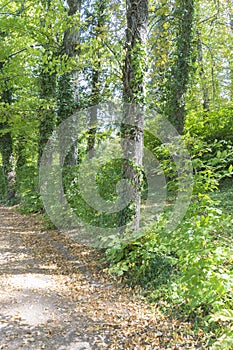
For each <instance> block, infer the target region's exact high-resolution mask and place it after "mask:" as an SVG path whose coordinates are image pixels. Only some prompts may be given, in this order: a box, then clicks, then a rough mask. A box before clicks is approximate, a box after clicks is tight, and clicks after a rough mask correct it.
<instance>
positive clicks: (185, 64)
mask: <svg viewBox="0 0 233 350" xmlns="http://www.w3.org/2000/svg"><path fill="white" fill-rule="evenodd" d="M175 16H177V18H178V28H177V36H176V51H175V62H174V64H173V66H172V68H171V74H170V77H169V79H168V84H167V92H168V94H167V95H168V96H167V104H166V108H165V114H166V115H167V116H168V118H169V120H170V121H171V123H172V124H173V125H174V126H175V127H176V129H177V131H178V132H179V133H180V134H182V133H183V128H184V119H185V95H186V92H187V87H188V82H189V73H190V69H191V55H192V32H193V21H194V0H179V1H178V6H177V8H176V10H175Z"/></svg>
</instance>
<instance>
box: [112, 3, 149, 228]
mask: <svg viewBox="0 0 233 350" xmlns="http://www.w3.org/2000/svg"><path fill="white" fill-rule="evenodd" d="M126 6H127V29H126V55H125V61H124V70H123V98H124V102H125V111H124V113H125V114H124V119H123V122H122V126H121V138H122V148H123V154H124V156H123V157H124V159H123V164H122V173H123V178H125V179H126V180H127V182H128V183H130V184H131V191H130V192H131V193H130V197H131V198H132V201H131V205H128V206H127V207H126V208H125V209H123V210H122V211H121V213H120V220H119V223H118V225H119V226H123V225H127V224H129V223H130V227H131V228H132V229H133V230H134V231H137V230H138V229H139V223H140V203H141V190H140V187H141V184H140V178H141V176H140V172H141V166H142V156H143V126H144V115H143V105H144V83H145V70H146V53H145V49H146V41H147V22H148V1H147V0H127V1H126Z"/></svg>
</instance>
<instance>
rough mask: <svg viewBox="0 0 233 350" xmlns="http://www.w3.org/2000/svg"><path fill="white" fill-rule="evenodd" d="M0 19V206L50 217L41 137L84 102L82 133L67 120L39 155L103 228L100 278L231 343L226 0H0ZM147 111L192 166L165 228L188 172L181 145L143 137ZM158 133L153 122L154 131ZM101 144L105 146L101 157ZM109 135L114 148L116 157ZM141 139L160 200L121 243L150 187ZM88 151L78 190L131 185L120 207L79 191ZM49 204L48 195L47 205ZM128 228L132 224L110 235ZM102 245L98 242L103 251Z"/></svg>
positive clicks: (208, 340) (81, 210)
mask: <svg viewBox="0 0 233 350" xmlns="http://www.w3.org/2000/svg"><path fill="white" fill-rule="evenodd" d="M0 26H1V32H0V38H1V49H0V202H1V203H2V204H4V205H13V204H19V210H21V211H22V212H24V213H37V212H39V213H43V214H44V215H46V213H45V208H44V206H45V203H43V201H42V197H41V188H40V184H39V169H40V166H41V159H43V158H42V154H43V151H44V149H45V145H46V144H47V142H48V140H49V138H50V137H51V136H53V139H55V140H56V135H57V134H56V132H55V131H54V130H55V128H56V127H59V125H62V123H64V125H68V123H69V122H68V121H67V120H70V119H68V118H69V117H71V116H72V115H73V114H74V113H76V112H80V111H83V110H84V112H83V113H84V115H85V111H88V112H89V114H87V118H86V120H87V123H86V124H85V125H82V124H81V125H82V126H83V129H82V130H80V132H79V134H78V135H75V134H74V133H73V129H74V130H75V125H72V123H71V125H69V127H70V130H69V134H67V135H65V136H66V138H65V136H64V139H63V141H64V142H63V143H61V142H60V143H59V142H58V144H59V147H60V148H59V147H58V150H59V151H57V153H56V155H55V157H54V158H53V160H51V159H52V157H51V159H49V157H48V159H47V161H48V163H46V164H47V165H49V166H50V165H51V164H52V163H53V162H54V163H56V166H58V168H59V166H61V165H62V181H63V183H62V185H63V188H64V194H65V196H64V198H63V199H66V200H67V202H68V203H69V205H70V213H71V214H75V215H76V216H77V217H78V218H79V219H80V221H81V222H84V223H88V224H90V226H93V227H98V228H99V227H100V228H103V229H109V230H110V232H111V230H113V232H114V233H113V234H112V235H110V238H111V239H110V243H109V246H108V248H107V249H105V253H106V260H107V261H108V264H109V273H111V274H114V275H116V276H117V278H119V279H122V280H123V281H125V282H127V283H129V284H131V285H133V286H135V285H140V286H141V288H142V293H145V295H146V296H147V298H148V300H149V301H150V302H151V303H156V305H158V306H159V307H161V308H162V309H163V310H166V311H169V312H171V313H175V314H177V315H179V316H180V317H182V318H186V319H188V320H191V321H192V322H193V323H194V325H195V326H196V329H197V330H198V329H202V330H204V332H205V334H206V335H205V337H204V340H203V341H204V342H205V346H206V347H210V348H211V349H212V350H214V349H220V348H223V349H232V344H233V312H232V309H233V300H232V298H233V297H232V296H233V269H232V262H233V259H232V256H233V250H232V243H233V228H232V227H233V214H232V213H233V182H232V179H233V59H232V52H233V40H232V38H233V11H232V3H231V2H230V1H226V0H220V1H207V0H203V1H197V0H175V1H174V0H163V1H152V0H149V1H147V0H136V1H132V0H127V1H126V2H123V1H118V2H116V1H113V0H110V1H106V2H104V4H103V1H100V0H85V1H83V2H81V1H80V0H73V1H69V0H68V1H63V0H53V1H50V0H43V1H37V2H35V1H32V0H25V1H22V0H16V1H13V2H12V1H5V0H0ZM122 102H124V103H125V102H128V103H131V104H132V105H130V106H129V105H124V106H125V108H124V113H123V117H122V119H121V120H118V121H117V122H118V124H117V126H116V125H112V124H111V120H110V119H111V117H112V116H111V113H109V115H108V114H106V115H107V117H106V115H105V116H104V118H103V115H101V113H100V110H98V108H96V105H97V104H101V103H102V104H106V105H108V104H114V105H115V106H120V105H122ZM134 104H137V107H138V109H136V108H135V106H134ZM151 111H155V114H156V115H157V114H158V115H159V116H160V119H158V120H159V121H161V120H163V119H162V118H163V117H166V118H167V119H168V120H169V121H170V122H171V123H172V125H173V126H174V127H175V128H176V130H178V132H179V133H180V134H181V139H182V140H183V142H184V143H185V145H186V147H187V150H188V152H189V154H190V158H191V161H192V167H193V190H192V196H191V198H190V200H191V201H190V205H189V208H188V210H187V212H186V215H185V217H184V218H183V220H182V222H181V223H180V224H179V226H178V227H176V228H175V229H174V230H173V231H171V232H170V231H168V230H167V224H168V223H169V221H170V220H171V213H172V212H173V210H174V204H175V201H176V198H177V195H178V193H179V190H180V189H179V186H178V184H179V181H180V182H181V183H182V181H183V180H185V176H186V175H185V173H183V174H182V176H183V178H179V176H180V175H179V169H178V166H177V164H176V162H175V159H174V157H173V154H178V153H179V149H178V148H179V147H177V145H176V146H175V145H173V144H172V142H171V143H169V140H168V142H167V143H166V142H162V141H161V139H160V138H159V137H156V136H155V135H153V133H152V131H154V130H156V131H157V132H158V134H159V132H160V131H161V130H160V126H161V125H160V124H159V122H158V123H157V119H156V118H154V119H150V121H149V124H147V125H146V126H147V129H146V130H144V129H143V123H144V119H145V121H146V116H147V114H150V113H151ZM135 115H136V117H137V118H136V122H135V120H133V117H135ZM144 117H145V118H144ZM82 118H83V115H82V114H80V116H79V121H80V123H82V120H83V119H82ZM103 119H104V121H103ZM108 119H109V120H108ZM132 120H133V122H132ZM66 123H67V124H66ZM74 124H75V123H74ZM145 124H146V123H145ZM129 125H130V127H129ZM132 125H133V126H132ZM114 127H115V128H114ZM162 129H163V128H162ZM148 130H149V131H151V132H149V131H148ZM166 132H167V130H162V131H161V133H162V134H163V136H164V139H166V136H169V135H166ZM155 134H156V133H155ZM75 136H77V137H76V138H75ZM143 136H144V140H143ZM72 137H73V144H72V147H70V149H69V151H68V153H67V154H66V155H65V157H63V154H62V151H63V146H64V144H66V141H67V139H68V140H69V139H70V138H72ZM167 139H169V137H167ZM142 140H143V142H142ZM104 142H106V145H107V146H108V147H109V148H108V152H107V153H106V152H105V153H104V150H103V154H101V155H100V158H98V157H97V153H98V151H99V148H98V147H100V146H101V145H102V144H104ZM108 142H109V144H110V146H109V144H108ZM111 142H113V145H112V146H111ZM114 142H118V144H120V145H121V148H122V149H121V151H122V153H119V154H120V156H119V154H118V152H117V151H116V148H115V146H114ZM143 144H144V147H145V148H147V149H148V150H149V151H150V152H151V155H152V156H153V158H154V159H157V160H158V164H159V165H158V164H157V163H156V165H155V166H154V168H153V169H152V170H153V171H152V175H153V176H155V175H156V176H157V175H163V176H164V180H165V182H166V185H164V188H163V189H164V190H165V192H166V194H167V198H165V199H164V198H162V200H161V201H163V202H164V203H163V204H164V210H163V211H162V212H161V213H158V215H153V216H151V217H148V218H147V219H148V223H147V224H148V225H147V227H146V228H145V230H144V231H143V232H140V238H137V239H131V240H129V241H128V242H125V241H123V239H122V237H123V236H124V234H125V235H126V236H127V233H129V232H131V231H133V230H137V228H138V226H139V223H140V218H141V216H142V215H141V216H140V214H141V212H142V210H143V207H145V206H146V205H147V198H148V195H149V181H148V179H147V176H146V171H145V169H144V167H143V161H142V154H143ZM107 146H106V147H107ZM172 147H173V148H172ZM64 148H65V146H64ZM129 151H130V152H129ZM172 152H173V154H172ZM128 154H130V157H129V159H128V158H127V155H128ZM87 155H89V156H90V159H91V161H92V164H94V166H96V167H97V168H98V171H97V173H96V178H95V182H94V185H93V184H92V185H93V188H88V186H87V191H89V193H91V194H93V197H94V193H95V192H96V193H98V195H99V196H100V198H101V199H102V200H103V201H104V202H105V203H107V206H109V207H110V205H111V203H112V202H115V201H117V200H118V198H119V191H120V190H121V191H122V192H125V193H126V192H127V191H126V189H127V186H126V185H125V183H124V184H123V185H122V188H120V189H119V188H118V187H117V186H118V183H119V181H121V180H122V179H124V180H127V181H128V184H130V185H131V187H130V191H131V194H132V192H133V190H132V187H134V188H136V189H137V191H136V194H135V197H134V198H133V199H132V200H131V201H130V202H129V203H128V202H127V205H126V206H125V207H123V209H122V208H121V209H120V210H118V211H115V212H110V213H106V212H103V211H101V210H99V209H98V208H97V209H96V208H95V207H92V206H91V205H90V203H88V202H87V201H86V200H85V198H84V197H83V188H82V187H81V185H80V183H79V181H80V178H81V175H82V174H84V175H87V176H86V178H87V177H88V175H89V174H91V170H90V166H89V163H85V159H86V158H87ZM63 158H64V159H63ZM49 161H50V163H49ZM186 166H187V163H185V162H184V164H182V167H183V168H185V167H186ZM48 168H49V167H48ZM80 169H81V170H80ZM55 170H56V169H55V166H54V168H52V170H51V171H54V183H55V184H57V182H58V179H57V177H56V176H57V173H56V171H55ZM80 171H81V172H82V174H81V175H80ZM187 176H188V175H187ZM86 178H85V176H84V177H83V183H84V185H83V186H84V187H85V180H86ZM86 181H87V180H86ZM125 182H126V181H125ZM87 183H88V182H87ZM128 187H129V186H128ZM54 188H56V187H54ZM57 188H58V187H57ZM161 188H162V186H161ZM63 199H62V200H63ZM91 199H92V198H91ZM57 207H58V203H57V202H56V201H54V202H53V203H52V209H54V210H55V209H56V208H57ZM140 211H141V212H140ZM48 219H49V218H48ZM69 219H70V217H68V218H67V222H69ZM60 221H61V223H62V222H63V221H64V218H63V217H62V215H61V217H60ZM126 224H127V225H128V227H127V229H128V231H127V229H125V228H124V229H122V228H121V229H119V232H118V231H117V229H118V227H119V226H121V225H122V226H123V225H126ZM50 225H52V223H50ZM71 228H72V223H71ZM116 232H117V234H115V233H116ZM105 243H106V242H105V241H104V240H101V237H100V240H99V247H100V248H102V247H103V246H104V244H105ZM104 248H106V246H104Z"/></svg>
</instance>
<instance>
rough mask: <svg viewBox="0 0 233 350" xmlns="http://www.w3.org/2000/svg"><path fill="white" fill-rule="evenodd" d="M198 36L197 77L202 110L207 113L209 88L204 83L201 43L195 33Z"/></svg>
mask: <svg viewBox="0 0 233 350" xmlns="http://www.w3.org/2000/svg"><path fill="white" fill-rule="evenodd" d="M197 36H198V64H199V67H200V68H199V69H200V72H199V76H200V84H201V87H202V100H203V109H204V111H209V109H210V96H209V88H208V85H207V82H206V76H205V67H204V64H203V48H202V42H201V39H200V38H199V33H197Z"/></svg>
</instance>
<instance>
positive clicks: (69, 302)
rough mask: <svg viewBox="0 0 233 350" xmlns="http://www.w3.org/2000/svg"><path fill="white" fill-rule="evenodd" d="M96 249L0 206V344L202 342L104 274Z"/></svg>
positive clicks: (69, 346) (58, 348)
mask: <svg viewBox="0 0 233 350" xmlns="http://www.w3.org/2000/svg"><path fill="white" fill-rule="evenodd" d="M96 254H97V252H95V251H94V250H91V249H90V248H88V247H85V246H82V245H78V244H77V243H75V242H72V241H70V240H69V239H67V238H66V237H64V236H63V235H61V234H60V233H59V232H57V231H43V229H42V227H41V225H40V224H39V222H38V220H37V219H36V218H33V217H28V216H23V215H20V214H19V213H18V212H17V211H16V210H14V208H6V207H0V286H1V289H0V305H1V309H0V334H1V337H0V349H4V350H5V349H6V350H8V349H11V350H13V349H15V350H16V349H17V350H24V349H25V350H26V349H30V350H31V349H37V350H41V349H46V350H50V349H51V350H77V349H80V350H81V349H82V350H87V349H93V350H95V349H116V350H120V349H142V350H143V349H151V350H152V349H197V348H199V349H200V348H202V346H201V345H200V344H198V341H197V340H195V339H194V338H193V337H192V335H191V331H190V329H189V325H187V324H186V323H180V322H178V321H175V320H168V319H166V318H165V317H164V316H163V315H161V314H159V313H158V312H156V310H153V309H152V308H151V307H149V305H147V304H146V303H145V301H143V300H139V299H138V298H137V295H136V293H135V292H133V291H132V290H130V289H128V288H125V287H123V286H121V285H120V284H117V283H116V282H115V281H114V279H111V278H110V277H109V276H108V274H107V273H106V272H104V271H103V269H100V267H99V265H98V264H97V263H96V261H97V260H98V257H97V255H96Z"/></svg>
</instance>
